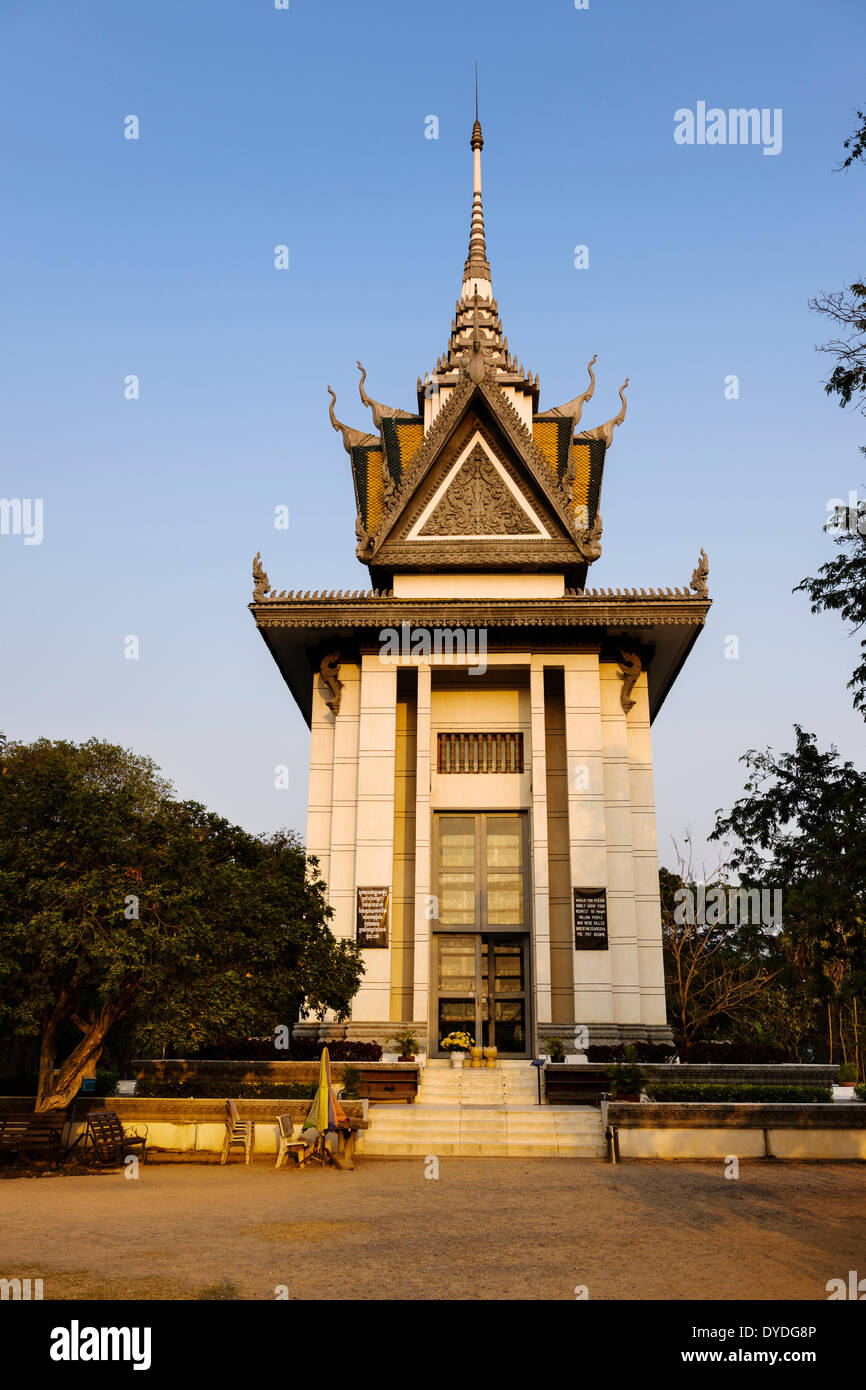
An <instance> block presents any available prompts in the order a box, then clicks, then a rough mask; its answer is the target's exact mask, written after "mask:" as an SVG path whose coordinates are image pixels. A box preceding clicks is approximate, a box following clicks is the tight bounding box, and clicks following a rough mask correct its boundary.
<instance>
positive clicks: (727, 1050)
mask: <svg viewBox="0 0 866 1390" xmlns="http://www.w3.org/2000/svg"><path fill="white" fill-rule="evenodd" d="M680 1057H681V1060H682V1061H683V1062H716V1063H717V1064H721V1065H722V1066H724V1065H726V1064H731V1065H734V1064H737V1063H743V1062H744V1063H746V1064H749V1063H761V1062H768V1063H773V1062H787V1061H790V1056H789V1054H788V1052H787V1051H786V1050H785V1048H784V1047H778V1046H777V1045H776V1043H758V1042H719V1041H713V1042H699V1043H693V1044H692V1046H691V1047H690V1048H689V1051H688V1053H687V1054H683V1053H681V1054H680Z"/></svg>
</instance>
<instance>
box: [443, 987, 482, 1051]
mask: <svg viewBox="0 0 866 1390" xmlns="http://www.w3.org/2000/svg"><path fill="white" fill-rule="evenodd" d="M449 1033H468V1034H469V1037H470V1044H469V1045H470V1047H474V1046H475V1000H474V999H440V1000H439V1041H440V1043H441V1041H442V1039H443V1038H447V1037H448V1034H449Z"/></svg>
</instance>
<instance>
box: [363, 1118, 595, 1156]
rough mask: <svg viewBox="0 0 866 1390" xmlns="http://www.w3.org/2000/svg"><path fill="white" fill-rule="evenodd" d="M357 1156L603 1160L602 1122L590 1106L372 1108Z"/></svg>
mask: <svg viewBox="0 0 866 1390" xmlns="http://www.w3.org/2000/svg"><path fill="white" fill-rule="evenodd" d="M369 1119H370V1128H369V1129H368V1130H366V1131H365V1132H363V1133H362V1134H359V1135H358V1139H357V1146H356V1147H357V1152H358V1153H359V1155H360V1154H364V1153H366V1154H370V1155H371V1156H375V1155H380V1156H382V1157H386V1156H389V1155H391V1156H403V1157H406V1156H410V1157H429V1156H431V1155H435V1156H436V1157H449V1156H463V1157H491V1158H494V1157H513V1158H534V1157H535V1158H545V1157H546V1158H586V1159H596V1160H597V1159H603V1158H604V1157H605V1156H606V1145H605V1142H604V1135H603V1132H602V1128H601V1116H600V1114H599V1112H598V1110H596V1109H594V1108H593V1107H591V1106H582V1107H574V1108H573V1109H572V1108H570V1107H566V1106H559V1107H557V1108H556V1109H548V1108H547V1107H542V1108H540V1107H538V1106H537V1105H536V1106H524V1107H518V1108H515V1109H506V1108H505V1107H504V1106H503V1107H498V1108H497V1107H487V1106H467V1105H458V1106H439V1107H430V1108H429V1109H427V1110H425V1109H424V1108H423V1107H422V1108H419V1107H417V1106H413V1107H411V1108H407V1109H405V1110H397V1108H396V1107H394V1106H371V1107H370V1111H369Z"/></svg>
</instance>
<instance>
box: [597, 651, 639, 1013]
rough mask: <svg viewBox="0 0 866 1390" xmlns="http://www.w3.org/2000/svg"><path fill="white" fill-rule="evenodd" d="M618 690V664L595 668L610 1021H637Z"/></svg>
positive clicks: (623, 726) (627, 784)
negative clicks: (604, 841) (601, 765)
mask: <svg viewBox="0 0 866 1390" xmlns="http://www.w3.org/2000/svg"><path fill="white" fill-rule="evenodd" d="M621 696H622V680H621V679H620V676H619V671H618V667H617V666H616V664H615V663H605V665H604V666H602V668H601V728H602V745H603V748H604V811H605V829H606V834H607V923H608V939H609V941H610V967H611V983H612V987H613V1018H614V1022H616V1023H640V1021H641V1020H640V983H639V979H638V958H637V923H636V921H635V910H634V862H633V857H632V856H633V848H632V838H631V825H632V823H631V780H630V773H629V761H628V726H627V723H626V716H625V712H624V710H623V707H622V699H621Z"/></svg>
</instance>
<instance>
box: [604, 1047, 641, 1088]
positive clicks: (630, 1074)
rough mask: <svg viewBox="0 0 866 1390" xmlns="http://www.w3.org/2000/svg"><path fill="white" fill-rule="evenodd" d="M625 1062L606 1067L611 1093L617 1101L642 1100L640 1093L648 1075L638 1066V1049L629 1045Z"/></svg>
mask: <svg viewBox="0 0 866 1390" xmlns="http://www.w3.org/2000/svg"><path fill="white" fill-rule="evenodd" d="M624 1055H625V1061H624V1062H616V1063H615V1064H614V1065H613V1066H610V1067H605V1071H606V1072H607V1076H608V1080H609V1081H610V1093H611V1095H612V1096H613V1097H614V1099H615V1100H640V1093H641V1091H642V1090H643V1087H644V1084H645V1082H646V1074H645V1072H644V1071H643V1069H642V1068H641V1067H639V1066H638V1061H637V1048H636V1047H635V1045H634V1043H629V1045H628V1047H627V1048H626V1049H625V1054H624Z"/></svg>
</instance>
